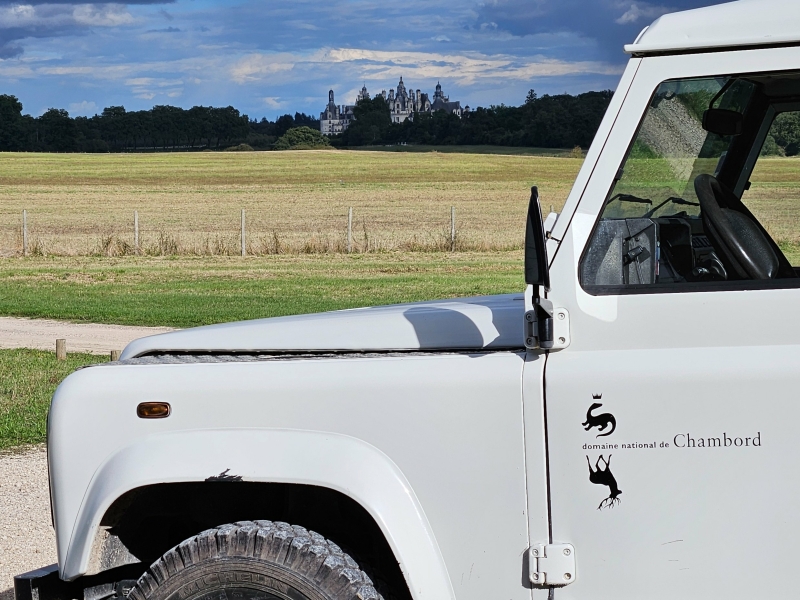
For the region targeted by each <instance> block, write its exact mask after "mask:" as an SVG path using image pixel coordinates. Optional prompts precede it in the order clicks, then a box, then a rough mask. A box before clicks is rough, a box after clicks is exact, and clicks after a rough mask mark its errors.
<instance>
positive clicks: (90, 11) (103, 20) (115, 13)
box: [73, 4, 133, 27]
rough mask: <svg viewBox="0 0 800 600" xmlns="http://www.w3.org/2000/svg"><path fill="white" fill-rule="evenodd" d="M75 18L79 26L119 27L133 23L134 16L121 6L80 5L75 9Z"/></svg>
mask: <svg viewBox="0 0 800 600" xmlns="http://www.w3.org/2000/svg"><path fill="white" fill-rule="evenodd" d="M73 17H74V19H75V22H76V23H78V24H79V25H89V26H91V27H119V26H120V25H128V24H130V23H133V15H131V14H130V13H129V12H128V11H127V10H125V7H124V6H122V5H120V4H100V5H95V4H79V5H78V6H76V7H75V8H74V12H73Z"/></svg>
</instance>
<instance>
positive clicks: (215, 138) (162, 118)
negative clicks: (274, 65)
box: [0, 95, 319, 152]
mask: <svg viewBox="0 0 800 600" xmlns="http://www.w3.org/2000/svg"><path fill="white" fill-rule="evenodd" d="M22 108H23V107H22V103H21V102H20V101H19V100H18V99H17V98H16V97H15V96H10V95H0V151H27V152H125V151H148V150H161V151H163V150H193V149H194V150H200V149H207V148H211V149H220V148H228V147H230V146H233V145H236V144H248V145H249V146H251V147H253V148H256V149H269V148H272V146H273V144H274V143H275V142H276V140H277V139H278V138H280V137H281V136H282V135H284V134H285V133H286V132H287V131H289V130H290V129H293V128H296V127H302V126H307V127H311V128H314V129H317V130H319V120H317V119H314V118H313V117H311V116H308V115H306V114H303V113H295V115H294V116H292V115H288V114H287V115H283V116H282V117H280V118H278V119H276V120H275V121H274V122H273V121H269V120H267V119H261V120H260V121H256V120H250V118H249V117H248V116H247V115H243V114H241V113H240V112H239V111H238V110H237V109H235V108H234V107H232V106H228V107H225V108H214V107H211V106H195V107H193V108H190V109H188V110H187V109H183V108H178V107H175V106H154V107H153V108H152V109H150V110H139V111H127V110H125V108H124V107H123V106H110V107H108V108H105V109H103V112H102V113H100V114H99V115H94V116H93V117H74V118H73V117H71V116H70V115H69V113H68V112H67V111H66V110H63V109H58V108H51V109H49V110H47V111H46V112H45V113H44V114H42V115H41V116H39V117H32V116H31V115H23V114H22Z"/></svg>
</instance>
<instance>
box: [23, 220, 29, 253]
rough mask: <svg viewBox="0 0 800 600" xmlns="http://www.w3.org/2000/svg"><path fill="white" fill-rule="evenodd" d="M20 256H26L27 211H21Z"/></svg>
mask: <svg viewBox="0 0 800 600" xmlns="http://www.w3.org/2000/svg"><path fill="white" fill-rule="evenodd" d="M22 256H28V211H27V210H24V209H23V211H22Z"/></svg>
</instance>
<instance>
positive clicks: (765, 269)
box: [694, 174, 780, 279]
mask: <svg viewBox="0 0 800 600" xmlns="http://www.w3.org/2000/svg"><path fill="white" fill-rule="evenodd" d="M694 190H695V192H696V193H697V198H698V200H700V211H701V214H702V216H703V225H704V227H705V230H706V234H708V236H709V237H710V238H711V240H712V242H714V247H715V249H716V250H718V251H719V252H720V253H721V254H722V256H721V257H720V258H722V259H723V262H725V263H727V264H726V266H729V267H731V268H732V269H733V270H734V271H735V272H736V273H737V274H738V275H739V277H740V278H741V279H774V278H775V277H776V276H777V275H778V267H779V266H780V261H779V259H778V256H777V255H776V254H775V251H774V250H773V248H772V245H771V244H770V242H769V240H768V239H767V237H766V236H765V235H764V232H762V231H761V229H760V228H759V227H758V225H756V224H755V223H754V222H753V220H752V219H751V218H750V217H748V216H747V215H744V214H742V213H740V212H738V211H735V210H732V209H730V208H728V206H729V205H730V203H729V202H727V200H726V199H727V197H728V196H730V195H732V194H731V192H729V191H728V190H727V189H725V188H724V187H723V186H722V184H721V183H720V182H719V181H717V178H716V177H713V176H712V175H707V174H703V175H698V176H697V178H696V179H695V180H694Z"/></svg>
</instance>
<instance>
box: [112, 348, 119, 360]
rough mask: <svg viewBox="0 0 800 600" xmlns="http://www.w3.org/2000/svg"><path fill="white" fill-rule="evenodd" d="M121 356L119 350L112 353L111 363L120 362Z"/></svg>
mask: <svg viewBox="0 0 800 600" xmlns="http://www.w3.org/2000/svg"><path fill="white" fill-rule="evenodd" d="M119 354H120V351H119V350H112V351H111V362H114V361H117V360H119Z"/></svg>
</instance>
